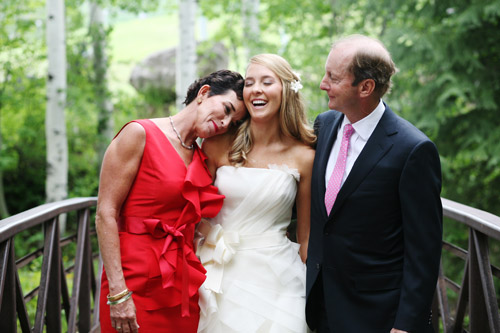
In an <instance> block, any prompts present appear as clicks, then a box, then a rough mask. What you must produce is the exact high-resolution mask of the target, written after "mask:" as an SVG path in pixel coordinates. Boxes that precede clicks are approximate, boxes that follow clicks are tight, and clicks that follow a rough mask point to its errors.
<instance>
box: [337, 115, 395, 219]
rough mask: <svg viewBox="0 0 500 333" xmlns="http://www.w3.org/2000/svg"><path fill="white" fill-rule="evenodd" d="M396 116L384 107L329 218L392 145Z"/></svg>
mask: <svg viewBox="0 0 500 333" xmlns="http://www.w3.org/2000/svg"><path fill="white" fill-rule="evenodd" d="M396 122H397V117H396V115H395V114H394V113H393V112H392V111H391V110H390V109H389V107H386V110H385V112H384V115H383V116H382V118H381V119H380V121H379V123H378V124H377V127H375V130H374V131H373V133H372V135H371V136H370V138H369V139H368V141H367V142H366V145H365V147H364V148H363V150H362V151H361V154H360V155H359V156H358V158H357V159H356V162H355V163H354V165H353V167H352V169H351V172H350V173H349V176H348V177H347V179H346V181H345V182H344V184H343V185H342V188H341V189H340V191H339V193H338V195H337V199H336V200H335V203H334V205H333V207H332V211H331V212H330V218H331V217H332V216H333V215H335V212H336V211H337V210H338V209H339V208H340V207H341V206H342V204H343V202H344V201H345V199H346V198H347V197H348V196H349V195H351V193H352V192H353V191H355V190H356V188H357V187H358V185H359V184H360V183H361V182H362V181H363V179H364V178H365V177H366V175H367V174H368V173H369V172H370V171H371V170H372V169H373V168H374V167H375V166H376V165H377V163H378V162H379V161H380V160H381V159H382V158H383V157H384V156H385V155H386V154H387V152H388V151H389V150H390V149H391V148H392V146H393V139H392V138H391V136H392V135H394V134H396V133H397V126H396Z"/></svg>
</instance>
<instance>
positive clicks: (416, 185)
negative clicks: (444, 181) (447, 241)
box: [306, 35, 442, 333]
mask: <svg viewBox="0 0 500 333" xmlns="http://www.w3.org/2000/svg"><path fill="white" fill-rule="evenodd" d="M325 69H326V74H325V76H324V77H323V80H322V81H321V85H320V88H321V89H322V90H324V91H326V92H327V94H328V97H329V103H328V107H329V108H330V109H331V110H330V111H327V112H324V113H322V114H320V115H319V116H318V117H317V119H316V122H315V129H316V132H317V135H318V142H317V147H316V158H315V160H314V167H313V178H312V191H311V192H312V194H311V195H312V203H311V233H310V238H309V250H308V258H307V306H306V315H307V323H308V325H309V326H310V327H311V328H312V329H315V330H316V331H317V332H335V333H336V332H340V333H346V332H361V333H367V332H384V333H388V332H391V333H395V332H412V333H413V332H415V333H420V332H432V326H431V325H430V316H431V311H430V310H431V303H432V299H433V295H434V292H435V288H436V282H437V276H438V271H439V264H440V258H441V240H442V206H441V199H440V192H441V167H440V161H439V154H438V151H437V149H436V146H435V145H434V144H433V143H432V141H430V140H429V138H427V137H426V136H425V135H424V134H423V133H422V132H420V131H419V130H418V129H417V128H415V127H414V126H413V125H411V124H410V123H409V122H407V121H406V120H404V119H402V118H400V117H399V116H397V115H395V114H394V113H393V112H392V111H391V109H390V108H389V107H388V106H387V105H386V104H385V103H384V102H383V101H382V96H383V95H384V94H385V93H386V92H387V91H388V89H389V88H390V83H391V76H392V75H393V74H394V73H395V72H396V70H397V69H396V67H395V65H394V63H393V61H392V59H391V56H390V54H389V52H388V51H387V50H386V48H385V47H384V46H383V45H382V43H381V42H379V41H378V40H375V39H372V38H368V37H366V36H362V35H354V36H349V37H347V38H344V39H342V40H340V41H338V42H337V43H335V44H334V45H333V46H332V49H331V51H330V54H329V55H328V59H327V61H326V65H325ZM345 128H349V131H346V132H345V136H346V138H345V139H343V136H344V129H345ZM342 141H345V143H344V142H342ZM338 156H340V158H338V161H337V157H338ZM339 170H340V171H339Z"/></svg>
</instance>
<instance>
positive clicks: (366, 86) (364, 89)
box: [358, 79, 375, 98]
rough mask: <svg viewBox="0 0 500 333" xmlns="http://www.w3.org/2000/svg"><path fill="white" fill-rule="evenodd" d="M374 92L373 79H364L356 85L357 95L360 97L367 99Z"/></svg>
mask: <svg viewBox="0 0 500 333" xmlns="http://www.w3.org/2000/svg"><path fill="white" fill-rule="evenodd" d="M374 91H375V81H374V80H373V79H365V80H363V81H361V82H360V83H359V84H358V93H359V96H360V97H363V98H366V97H369V96H370V95H371V94H373V92H374Z"/></svg>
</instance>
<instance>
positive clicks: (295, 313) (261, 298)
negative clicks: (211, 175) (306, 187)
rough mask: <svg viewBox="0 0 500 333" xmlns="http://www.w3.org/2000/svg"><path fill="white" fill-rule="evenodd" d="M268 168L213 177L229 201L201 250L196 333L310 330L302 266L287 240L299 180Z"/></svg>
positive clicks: (286, 171) (230, 170)
mask: <svg viewBox="0 0 500 333" xmlns="http://www.w3.org/2000/svg"><path fill="white" fill-rule="evenodd" d="M270 167H271V168H270V169H255V168H234V167H228V166H226V167H222V168H219V169H218V171H217V180H216V186H218V187H219V191H220V192H221V193H222V194H224V195H225V196H226V199H225V201H224V205H223V208H222V210H221V213H219V215H218V216H217V217H216V218H215V219H214V220H213V221H212V224H213V226H212V228H211V230H210V232H209V233H208V235H207V237H206V239H205V242H204V244H203V245H202V246H201V247H200V248H199V252H198V253H199V255H200V258H201V261H202V263H203V264H204V266H205V268H206V269H207V280H206V281H205V283H204V284H203V285H202V287H201V288H200V308H201V313H200V325H199V327H198V332H209V333H215V332H217V333H219V332H222V333H224V332H276V333H278V332H279V333H283V332H307V325H306V321H305V277H306V268H305V265H304V264H303V263H302V261H301V260H300V257H299V254H298V249H299V245H298V244H296V243H293V242H291V241H290V240H289V239H288V238H287V237H286V228H287V226H288V224H289V223H290V217H291V214H292V207H293V204H294V201H295V196H296V191H297V181H298V180H299V176H298V173H297V171H295V170H293V169H289V168H287V167H286V166H281V167H276V166H270Z"/></svg>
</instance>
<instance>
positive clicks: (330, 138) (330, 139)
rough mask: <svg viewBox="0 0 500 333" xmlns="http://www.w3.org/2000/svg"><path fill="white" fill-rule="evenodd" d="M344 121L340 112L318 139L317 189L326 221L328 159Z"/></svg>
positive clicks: (327, 123)
mask: <svg viewBox="0 0 500 333" xmlns="http://www.w3.org/2000/svg"><path fill="white" fill-rule="evenodd" d="M343 119H344V115H343V114H341V113H340V112H338V113H336V114H335V116H334V118H331V119H329V120H328V121H325V124H324V125H323V128H324V130H323V131H320V137H319V138H318V143H321V144H320V146H318V147H317V152H316V154H319V159H318V168H317V170H316V171H317V172H318V173H319V176H318V178H317V184H316V188H317V189H319V191H318V194H319V198H320V200H319V201H320V202H321V209H320V210H321V212H322V214H323V215H324V218H325V219H326V218H327V217H328V216H327V215H326V207H325V191H326V184H325V174H326V166H327V164H328V159H329V158H330V152H331V151H332V147H333V143H334V142H335V140H336V139H337V132H338V128H339V126H340V124H341V123H342V120H343Z"/></svg>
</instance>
